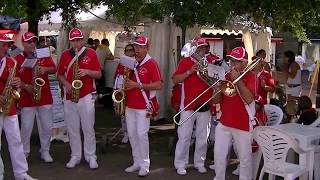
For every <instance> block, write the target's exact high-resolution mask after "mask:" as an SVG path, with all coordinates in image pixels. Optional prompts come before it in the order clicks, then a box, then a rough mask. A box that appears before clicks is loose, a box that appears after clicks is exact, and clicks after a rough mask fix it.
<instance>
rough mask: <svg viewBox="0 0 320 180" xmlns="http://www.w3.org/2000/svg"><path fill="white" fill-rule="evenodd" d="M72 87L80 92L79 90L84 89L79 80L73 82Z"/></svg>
mask: <svg viewBox="0 0 320 180" xmlns="http://www.w3.org/2000/svg"><path fill="white" fill-rule="evenodd" d="M71 86H72V88H73V89H75V90H78V89H80V88H82V86H83V83H82V81H81V80H79V79H77V80H73V81H72V83H71Z"/></svg>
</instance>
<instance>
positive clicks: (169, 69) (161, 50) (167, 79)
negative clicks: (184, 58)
mask: <svg viewBox="0 0 320 180" xmlns="http://www.w3.org/2000/svg"><path fill="white" fill-rule="evenodd" d="M143 34H144V35H146V36H147V37H148V38H149V39H150V43H151V45H150V50H149V53H150V55H151V57H153V58H154V59H155V60H156V61H157V62H158V65H159V68H160V71H161V75H162V79H163V88H162V90H161V91H160V93H158V99H159V105H160V111H161V112H160V114H159V116H158V119H160V118H165V117H166V118H168V117H169V116H168V115H169V114H170V112H171V108H170V104H169V103H170V97H171V89H172V86H173V84H172V80H171V76H172V74H173V72H174V71H175V69H176V66H177V58H176V57H177V36H180V37H181V29H180V28H178V27H176V26H175V25H174V24H173V23H171V22H170V21H168V20H165V21H164V22H163V23H150V24H146V25H145V31H144V33H143ZM199 35H200V28H199V27H194V28H190V29H187V32H186V42H188V40H190V39H193V38H194V37H195V36H199Z"/></svg>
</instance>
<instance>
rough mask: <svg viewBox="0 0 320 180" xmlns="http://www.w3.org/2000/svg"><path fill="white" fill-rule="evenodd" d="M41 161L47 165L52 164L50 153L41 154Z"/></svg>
mask: <svg viewBox="0 0 320 180" xmlns="http://www.w3.org/2000/svg"><path fill="white" fill-rule="evenodd" d="M41 159H42V160H43V161H44V162H46V163H52V162H53V159H52V157H51V155H50V153H49V152H48V151H45V152H42V153H41Z"/></svg>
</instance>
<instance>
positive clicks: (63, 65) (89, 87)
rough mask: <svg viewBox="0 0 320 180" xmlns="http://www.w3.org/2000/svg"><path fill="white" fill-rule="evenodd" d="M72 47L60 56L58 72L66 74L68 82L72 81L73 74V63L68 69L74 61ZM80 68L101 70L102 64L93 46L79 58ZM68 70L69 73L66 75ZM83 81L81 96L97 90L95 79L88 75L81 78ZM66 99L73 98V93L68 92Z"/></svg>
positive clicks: (61, 74)
mask: <svg viewBox="0 0 320 180" xmlns="http://www.w3.org/2000/svg"><path fill="white" fill-rule="evenodd" d="M71 51H72V50H71V49H67V50H65V51H64V52H63V53H62V54H61V57H60V61H59V65H58V70H57V73H58V75H60V76H66V80H67V82H69V83H70V84H71V83H72V75H73V64H72V65H71V66H70V69H69V70H68V66H69V64H70V62H71V61H72V59H73V57H72V56H71ZM78 63H79V69H88V70H93V71H100V70H101V66H100V63H99V61H98V58H97V54H96V52H95V51H94V50H93V49H91V48H86V49H85V51H84V52H83V53H82V54H81V55H80V57H79V60H78ZM67 71H68V74H67V75H65V74H66V73H67ZM80 80H81V81H82V83H83V86H82V88H81V89H80V93H79V97H80V98H82V97H84V96H86V95H87V94H89V93H92V92H93V91H95V87H94V84H93V83H94V79H93V78H92V77H90V76H88V75H86V76H83V77H81V78H80ZM66 99H67V100H70V99H71V94H70V93H67V94H66Z"/></svg>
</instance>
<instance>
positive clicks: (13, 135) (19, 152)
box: [0, 115, 28, 177]
mask: <svg viewBox="0 0 320 180" xmlns="http://www.w3.org/2000/svg"><path fill="white" fill-rule="evenodd" d="M2 130H4V133H5V134H6V139H7V142H8V148H9V152H10V158H11V163H12V169H13V173H14V176H15V177H17V176H21V175H22V174H25V173H26V172H27V171H28V163H27V160H26V156H25V155H24V153H23V145H22V142H21V137H20V130H19V121H18V116H17V115H13V116H3V115H0V136H1V134H2ZM0 141H1V138H0ZM0 159H1V160H0V177H3V173H4V170H3V162H2V158H1V157H0Z"/></svg>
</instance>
